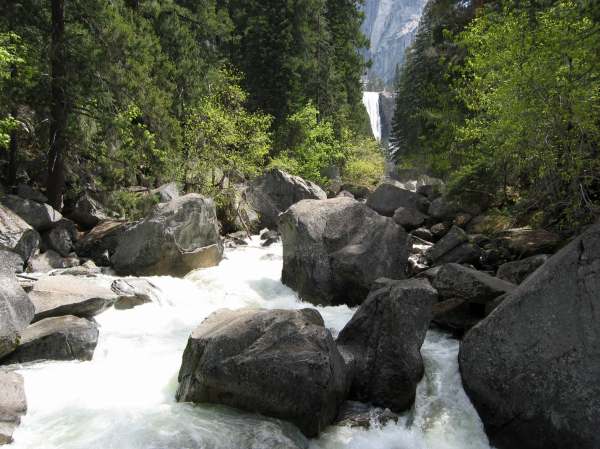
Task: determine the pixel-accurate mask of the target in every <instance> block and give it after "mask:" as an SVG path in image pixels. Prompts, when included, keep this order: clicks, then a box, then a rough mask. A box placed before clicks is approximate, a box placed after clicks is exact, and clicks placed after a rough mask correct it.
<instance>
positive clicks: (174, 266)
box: [111, 193, 223, 276]
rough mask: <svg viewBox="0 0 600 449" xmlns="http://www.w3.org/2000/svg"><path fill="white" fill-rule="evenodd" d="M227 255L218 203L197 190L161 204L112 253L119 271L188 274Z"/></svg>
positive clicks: (134, 273) (134, 227)
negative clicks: (223, 242)
mask: <svg viewBox="0 0 600 449" xmlns="http://www.w3.org/2000/svg"><path fill="white" fill-rule="evenodd" d="M222 256H223V244H222V243H221V239H220V237H219V223H218V221H217V216H216V211H215V205H214V202H213V200H212V199H210V198H206V197H203V196H202V195H198V194H195V193H190V194H188V195H185V196H182V197H179V198H176V199H174V200H172V201H170V202H168V203H163V204H159V205H157V206H156V207H155V208H154V209H153V211H152V212H151V214H150V215H149V216H148V217H146V218H145V219H143V220H142V221H140V222H139V223H137V224H136V225H134V226H132V227H130V228H129V229H127V230H126V231H125V232H124V233H123V234H122V235H121V236H120V238H119V243H118V245H117V248H116V250H115V253H114V254H113V256H112V259H111V261H112V263H113V266H114V269H115V270H116V271H117V273H119V274H125V275H127V274H131V275H138V276H143V275H174V276H184V275H186V274H187V273H189V272H190V271H192V270H194V269H196V268H204V267H211V266H214V265H218V263H219V262H220V261H221V258H222Z"/></svg>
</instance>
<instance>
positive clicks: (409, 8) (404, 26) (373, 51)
mask: <svg viewBox="0 0 600 449" xmlns="http://www.w3.org/2000/svg"><path fill="white" fill-rule="evenodd" d="M426 3H427V0H365V6H364V12H365V21H364V23H363V33H364V34H365V35H366V36H367V37H368V38H369V40H370V42H371V46H370V49H369V51H368V52H367V55H366V56H367V57H368V58H370V59H371V61H372V62H373V65H372V67H371V69H370V70H369V73H368V75H367V79H368V81H369V82H370V83H371V84H372V88H373V87H375V88H377V87H376V84H375V85H373V84H374V83H377V82H378V81H379V80H380V81H383V83H384V84H385V86H387V87H390V86H391V85H392V83H393V82H394V78H395V74H396V66H397V65H398V64H401V63H402V61H403V59H404V50H405V49H406V47H408V46H409V45H410V43H411V42H412V39H413V37H414V34H415V32H416V30H417V26H418V25H419V19H420V17H421V13H422V11H423V7H424V6H425V4H426ZM381 87H383V86H381Z"/></svg>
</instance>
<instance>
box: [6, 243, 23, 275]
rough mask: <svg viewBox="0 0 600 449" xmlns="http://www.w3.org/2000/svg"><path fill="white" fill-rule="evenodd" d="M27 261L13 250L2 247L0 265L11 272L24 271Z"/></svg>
mask: <svg viewBox="0 0 600 449" xmlns="http://www.w3.org/2000/svg"><path fill="white" fill-rule="evenodd" d="M24 265H25V263H24V262H23V258H22V257H21V256H20V255H18V254H17V253H15V252H13V251H8V250H6V249H0V266H2V268H3V270H4V271H8V272H9V273H13V274H14V273H22V272H23V267H24Z"/></svg>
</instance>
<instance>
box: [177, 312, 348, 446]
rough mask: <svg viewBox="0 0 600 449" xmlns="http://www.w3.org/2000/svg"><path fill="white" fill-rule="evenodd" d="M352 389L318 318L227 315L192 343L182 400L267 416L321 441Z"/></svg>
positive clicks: (216, 316)
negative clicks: (229, 407) (235, 408)
mask: <svg viewBox="0 0 600 449" xmlns="http://www.w3.org/2000/svg"><path fill="white" fill-rule="evenodd" d="M346 389H347V379H346V372H345V365H344V361H343V359H342V357H341V355H340V353H339V352H338V349H337V347H336V345H335V342H334V341H333V338H332V336H331V334H330V333H329V331H328V330H327V329H326V328H325V327H324V325H323V319H322V318H321V316H320V315H319V313H318V312H317V311H316V310H314V309H303V310H258V309H242V310H236V311H232V310H228V309H222V310H219V311H217V312H215V313H213V314H212V315H210V316H209V317H208V318H207V319H206V320H204V321H203V322H202V324H200V326H198V327H197V328H196V330H194V332H193V333H192V335H191V336H190V338H189V340H188V344H187V347H186V349H185V352H184V354H183V361H182V365H181V369H180V371H179V389H178V390H177V400H178V401H182V402H186V401H187V402H212V403H219V404H225V405H229V406H232V407H237V408H241V409H244V410H248V411H251V412H259V413H262V414H264V415H267V416H273V417H276V418H280V419H284V420H288V421H291V422H292V423H294V424H296V425H297V426H298V428H299V429H300V430H301V431H302V432H303V433H304V434H305V435H307V436H309V437H313V436H317V435H318V434H319V432H320V431H321V430H323V429H324V428H325V427H326V426H327V425H329V424H330V423H331V422H333V420H334V419H335V417H336V416H337V414H338V410H339V407H340V404H341V403H342V402H343V400H344V398H345V395H346Z"/></svg>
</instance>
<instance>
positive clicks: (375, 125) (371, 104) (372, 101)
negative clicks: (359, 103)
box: [363, 92, 381, 142]
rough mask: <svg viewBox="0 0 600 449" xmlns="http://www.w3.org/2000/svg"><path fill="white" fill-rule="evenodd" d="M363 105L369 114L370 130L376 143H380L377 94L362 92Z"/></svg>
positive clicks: (379, 115) (379, 117)
mask: <svg viewBox="0 0 600 449" xmlns="http://www.w3.org/2000/svg"><path fill="white" fill-rule="evenodd" d="M363 104H364V105H365V108H366V109H367V113H368V114H369V120H370V122H371V130H372V131H373V136H374V137H375V139H376V140H377V142H381V111H380V109H379V92H363Z"/></svg>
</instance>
